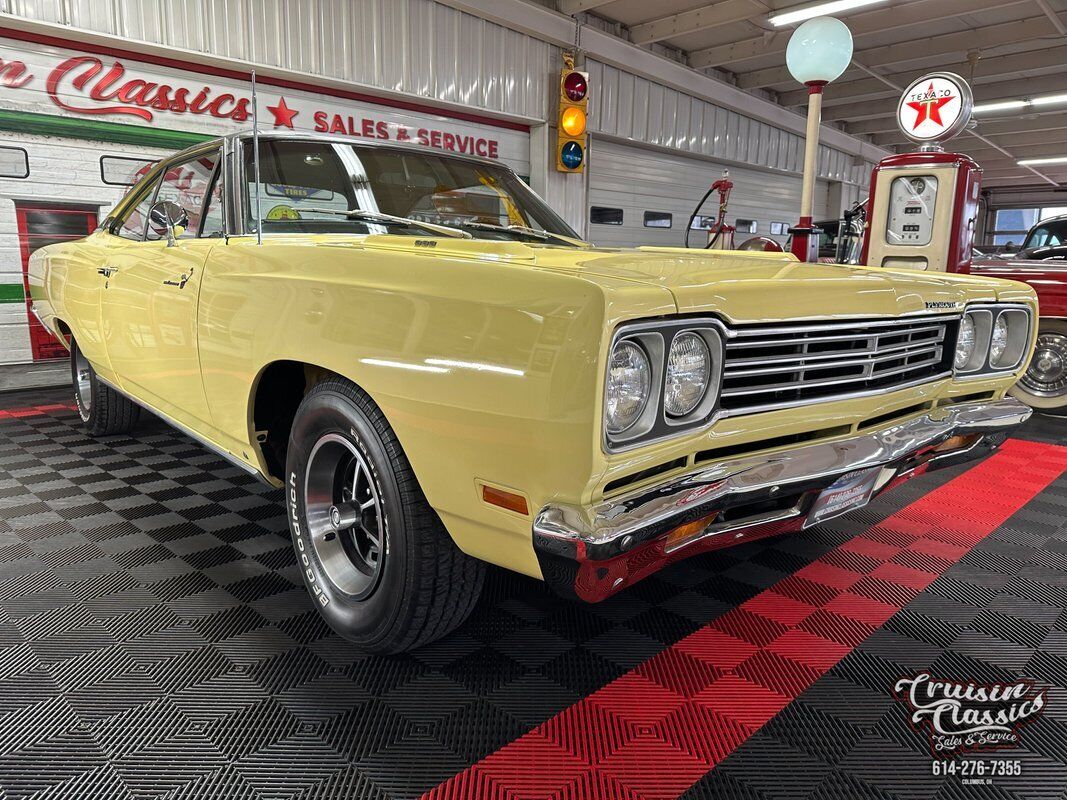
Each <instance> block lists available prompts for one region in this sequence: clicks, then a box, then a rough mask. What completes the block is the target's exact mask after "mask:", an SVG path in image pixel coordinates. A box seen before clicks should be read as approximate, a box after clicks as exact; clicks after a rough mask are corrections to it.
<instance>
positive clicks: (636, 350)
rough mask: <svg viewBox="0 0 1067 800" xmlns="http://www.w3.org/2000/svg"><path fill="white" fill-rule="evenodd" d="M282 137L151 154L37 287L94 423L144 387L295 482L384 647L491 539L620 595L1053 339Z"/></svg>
mask: <svg viewBox="0 0 1067 800" xmlns="http://www.w3.org/2000/svg"><path fill="white" fill-rule="evenodd" d="M255 149H256V148H255V147H254V146H253V140H252V138H251V137H249V136H248V135H237V136H232V137H227V138H224V139H220V140H215V141H211V142H209V143H206V144H203V145H199V146H196V147H194V148H190V149H188V150H186V151H184V152H182V153H179V154H177V155H175V156H173V157H172V158H169V159H167V160H165V161H164V162H162V163H161V164H159V165H157V166H156V167H155V169H153V170H152V171H151V172H150V173H148V174H147V175H146V176H145V177H144V179H143V180H142V181H141V182H140V183H139V184H138V185H137V186H136V187H134V189H132V190H131V191H130V193H129V195H128V196H127V197H126V198H125V199H124V200H123V201H122V202H121V203H119V204H118V206H117V207H116V208H115V210H114V212H113V213H112V214H111V215H110V216H109V217H108V218H107V219H106V220H105V221H104V222H103V224H102V225H101V226H100V229H99V230H98V231H97V232H96V233H94V234H92V235H91V236H89V237H87V238H85V239H83V240H80V241H77V242H72V243H65V244H59V245H53V246H50V247H46V248H43V249H42V250H39V251H38V252H37V253H36V254H35V255H34V257H33V259H32V261H31V264H30V286H31V292H32V298H33V307H34V309H35V311H36V313H37V314H38V316H39V317H40V319H41V320H42V322H43V323H44V324H45V325H46V326H47V327H48V328H49V329H50V330H51V331H53V332H54V333H55V334H56V335H57V336H58V337H59V338H61V339H62V340H63V341H64V342H65V343H66V344H67V345H68V347H69V349H70V354H71V369H72V375H73V380H74V387H75V398H76V401H77V406H78V409H79V411H80V414H81V417H82V419H83V420H84V421H85V424H86V426H87V427H88V429H89V431H90V432H91V433H93V434H96V435H106V434H113V433H119V432H126V431H129V430H130V428H131V427H132V426H133V425H134V423H135V422H136V420H137V416H138V413H139V409H140V408H146V409H149V410H150V411H152V412H153V413H154V414H157V415H158V416H160V417H162V418H163V419H165V420H167V421H169V422H170V423H172V424H173V425H175V426H176V427H178V428H179V429H181V430H182V431H185V432H186V433H188V434H189V435H190V436H192V437H194V438H196V439H197V440H199V441H200V442H202V443H203V444H204V445H205V446H207V447H209V448H211V449H212V450H214V451H216V452H217V453H219V454H221V455H223V456H225V457H226V458H228V459H230V460H231V461H233V462H234V463H235V464H237V465H239V466H240V467H242V468H244V469H246V470H248V471H249V472H251V473H254V474H255V475H257V476H260V477H262V478H263V479H264V480H266V481H268V482H270V483H271V484H273V485H274V486H277V487H283V488H284V493H285V499H286V503H287V514H288V519H289V524H290V527H291V529H292V538H293V543H294V547H295V549H296V553H297V557H298V559H299V562H300V565H301V567H302V569H303V574H304V580H305V581H306V583H307V587H308V590H309V591H310V593H311V595H312V597H313V599H314V603H315V605H316V607H317V608H318V609H319V611H320V612H321V613H322V615H323V617H324V618H325V619H326V620H327V621H328V622H329V624H330V625H331V626H332V627H333V628H334V629H336V630H337V631H338V632H339V633H341V634H342V635H344V636H346V637H348V638H349V639H351V640H352V641H354V642H356V643H358V644H359V645H360V646H361V647H363V648H365V649H366V650H368V651H376V652H395V651H399V650H405V649H409V648H412V647H415V646H418V645H420V644H423V643H425V642H427V641H430V640H432V639H434V638H436V637H439V636H441V635H443V634H444V633H446V632H447V631H449V630H451V629H453V628H455V627H456V626H457V625H459V624H460V623H461V622H462V621H463V620H464V618H465V617H466V616H467V614H468V613H469V612H470V610H471V608H472V606H473V604H474V603H475V601H476V600H477V597H478V594H479V591H480V589H481V586H482V580H483V573H484V562H490V563H493V564H497V565H500V566H503V567H506V568H508V569H512V570H516V571H518V572H521V573H524V574H526V575H531V576H534V577H536V578H540V579H543V580H545V581H547V582H549V583H550V584H551V585H552V586H553V587H555V588H557V589H559V590H560V591H562V592H565V593H567V594H569V595H571V596H577V597H579V598H582V599H584V600H590V601H595V600H599V599H602V598H604V597H607V596H609V595H611V594H613V593H614V592H617V591H619V590H621V589H623V588H625V587H627V586H629V585H631V584H633V583H634V582H635V581H637V580H639V579H641V578H642V577H644V576H646V575H648V574H650V573H652V572H654V571H655V570H657V569H660V568H661V567H663V566H664V565H665V564H667V563H669V562H671V561H674V560H676V559H679V558H684V557H687V556H689V555H692V554H694V553H699V552H704V551H707V550H709V549H712V548H716V547H721V546H723V545H728V544H732V543H735V542H738V541H746V540H749V539H752V538H756V537H761V536H767V535H771V534H780V533H783V532H788V531H795V530H799V529H800V528H802V527H804V526H807V525H811V524H816V523H819V522H822V521H824V520H826V519H830V518H831V517H833V516H835V515H837V514H840V513H844V512H845V511H848V510H850V509H854V508H857V507H859V506H862V505H863V504H865V503H866V502H867V501H868V500H869V499H870V498H871V497H872V496H873V495H875V494H877V493H879V492H881V491H883V490H884V489H886V488H888V487H891V486H894V485H895V484H897V483H899V482H901V481H903V480H906V479H907V478H909V477H911V476H914V475H917V474H920V473H922V472H925V471H927V470H931V469H934V468H938V467H942V466H945V465H949V464H955V463H958V462H960V461H963V460H967V459H972V458H976V457H978V456H980V455H982V454H984V453H986V452H988V451H989V450H991V449H992V448H995V447H997V446H998V444H999V443H1000V442H1001V441H1003V439H1004V438H1005V436H1006V435H1007V433H1008V432H1009V431H1010V430H1011V429H1012V428H1013V427H1014V426H1016V425H1018V424H1020V423H1021V422H1023V421H1024V420H1025V419H1026V417H1027V416H1028V415H1029V413H1030V412H1029V410H1028V409H1027V408H1026V406H1024V405H1022V404H1021V403H1019V402H1017V401H1016V400H1013V399H1011V398H1008V397H1005V393H1006V391H1007V390H1008V388H1009V387H1010V386H1011V385H1012V384H1013V383H1014V382H1015V380H1016V378H1017V377H1018V376H1019V374H1020V373H1021V371H1022V370H1023V369H1024V367H1025V365H1026V363H1027V362H1028V360H1029V357H1030V354H1031V351H1032V349H1033V344H1034V337H1035V330H1034V329H1035V326H1034V318H1035V311H1036V302H1035V298H1034V292H1033V290H1031V289H1030V288H1029V287H1027V286H1024V285H1022V284H1018V283H1012V282H1008V281H1001V280H994V279H987V278H979V277H971V276H948V275H934V274H926V273H918V272H906V271H892V270H886V269H867V268H864V267H848V266H836V265H822V264H804V263H799V262H797V261H796V260H795V259H794V258H793V257H792V256H790V255H788V254H782V253H728V252H705V251H689V250H684V249H680V248H662V247H642V248H637V249H602V248H595V247H591V246H589V245H588V244H586V243H584V242H582V241H580V240H579V239H578V237H577V236H576V235H575V233H574V231H573V230H571V229H570V228H569V227H568V226H567V225H566V224H565V223H564V222H563V221H562V220H561V219H560V218H559V217H558V216H557V215H556V214H555V213H553V211H552V210H551V209H550V208H549V207H548V206H547V205H546V204H545V203H544V202H543V201H541V200H540V199H539V198H538V197H537V196H535V195H534V194H533V193H532V192H531V191H530V190H529V189H528V188H527V187H526V186H525V185H524V184H523V183H522V182H521V181H520V180H519V179H518V178H517V177H516V176H515V175H514V174H513V173H512V172H511V171H510V170H508V169H506V168H505V167H503V166H502V165H500V164H499V163H498V162H493V161H489V160H485V159H478V158H472V157H465V156H459V155H455V154H450V153H445V152H440V151H434V150H429V149H425V148H418V147H416V146H405V145H398V144H391V143H387V144H374V143H371V142H368V141H364V140H362V139H358V138H357V139H342V138H322V137H315V136H301V135H293V134H284V135H263V136H261V137H260V141H259V146H258V152H259V158H258V159H257V158H255V155H254V153H255ZM257 162H258V163H257ZM257 229H258V230H257Z"/></svg>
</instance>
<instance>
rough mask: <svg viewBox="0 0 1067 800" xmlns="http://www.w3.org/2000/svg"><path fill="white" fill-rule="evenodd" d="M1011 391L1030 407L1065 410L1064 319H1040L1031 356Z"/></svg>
mask: <svg viewBox="0 0 1067 800" xmlns="http://www.w3.org/2000/svg"><path fill="white" fill-rule="evenodd" d="M1011 393H1012V394H1013V395H1015V397H1017V398H1019V399H1020V400H1022V401H1023V402H1024V403H1026V404H1027V405H1029V406H1031V407H1032V408H1036V409H1039V410H1042V411H1051V412H1053V413H1065V412H1067V320H1060V319H1042V320H1040V321H1039V327H1038V332H1037V346H1036V347H1035V348H1034V355H1033V358H1031V359H1030V364H1029V366H1027V368H1026V372H1024V373H1023V375H1022V377H1021V378H1019V382H1018V383H1016V384H1015V386H1014V387H1012V390H1011Z"/></svg>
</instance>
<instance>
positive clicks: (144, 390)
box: [101, 145, 222, 435]
mask: <svg viewBox="0 0 1067 800" xmlns="http://www.w3.org/2000/svg"><path fill="white" fill-rule="evenodd" d="M219 163H220V157H219V150H218V146H217V145H215V146H214V147H212V148H210V149H206V150H204V151H201V152H198V153H196V154H194V155H192V156H189V157H186V158H183V159H182V160H181V161H178V162H173V163H171V164H168V165H166V168H165V170H164V171H163V174H162V178H161V180H160V182H159V185H158V188H157V190H156V192H155V196H154V197H153V199H152V202H151V204H150V205H149V207H148V213H147V217H148V219H147V220H146V223H145V226H144V233H143V234H142V235H141V237H140V238H122V237H120V236H114V237H112V240H111V241H110V242H109V248H108V253H107V270H108V272H109V274H108V276H107V287H106V289H105V290H104V291H103V292H102V302H101V328H102V330H103V334H104V341H105V346H106V350H107V357H108V360H109V362H110V364H111V368H112V370H113V371H114V374H115V376H116V378H117V381H118V383H119V388H120V389H122V391H124V392H125V393H126V394H128V395H130V396H132V397H133V398H134V399H137V400H141V401H143V402H144V403H146V404H148V405H149V406H151V407H152V408H154V409H156V410H157V411H160V412H162V413H163V414H165V415H167V416H169V417H171V418H172V419H173V420H174V421H176V422H179V423H181V424H183V425H185V426H187V427H190V428H192V429H193V430H194V431H196V432H198V433H201V434H202V435H207V432H208V430H209V429H210V428H211V422H210V420H211V416H210V414H209V412H208V406H207V400H206V398H205V396H204V385H203V380H202V378H201V374H200V359H199V355H198V352H197V337H196V330H197V314H198V295H199V291H200V286H201V281H202V280H203V274H204V264H205V262H206V260H207V255H208V253H209V251H210V250H211V248H213V247H215V246H216V245H217V244H218V243H219V241H220V238H219V237H220V236H221V234H222V230H221V220H222V216H221V209H220V206H219V198H220V197H221V179H219V178H218V177H217V172H218V166H219ZM139 208H140V206H139ZM166 208H169V209H171V219H172V220H176V219H178V217H179V216H180V217H181V218H182V219H180V220H179V221H182V222H185V225H184V230H181V229H178V230H177V231H175V233H176V234H177V235H175V236H169V235H168V232H167V230H166V227H165V225H161V218H160V210H161V209H166Z"/></svg>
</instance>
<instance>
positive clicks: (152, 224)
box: [148, 200, 189, 247]
mask: <svg viewBox="0 0 1067 800" xmlns="http://www.w3.org/2000/svg"><path fill="white" fill-rule="evenodd" d="M148 227H149V228H150V229H151V230H152V232H153V233H155V234H156V236H166V237H167V247H173V246H174V240H175V239H177V238H178V237H179V236H181V235H182V234H183V233H185V231H186V229H187V228H188V227H189V214H188V212H187V211H186V210H185V209H184V208H182V207H181V206H180V205H178V204H177V203H175V202H173V201H171V200H160V201H159V202H158V203H156V204H155V205H153V206H152V208H151V209H150V210H149V212H148Z"/></svg>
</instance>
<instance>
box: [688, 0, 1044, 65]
mask: <svg viewBox="0 0 1067 800" xmlns="http://www.w3.org/2000/svg"><path fill="white" fill-rule="evenodd" d="M1023 2H1026V3H1029V2H1030V0H939V2H937V3H930V2H911V3H907V4H903V5H894V6H893V7H892V8H882V9H877V10H873V11H866V12H859V13H856V14H853V15H851V16H849V17H848V27H849V30H851V31H852V36H853V38H858V37H860V36H865V35H867V34H871V33H883V32H885V31H887V30H889V29H891V28H892V29H895V28H903V27H907V26H908V25H919V24H923V23H928V22H936V21H937V20H941V19H950V18H952V17H958V16H959V15H961V14H973V13H975V12H978V11H989V10H991V9H995V8H1003V7H1005V6H1010V5H1019V4H1021V3H1023ZM792 33H793V31H792V30H791V29H785V30H778V31H774V32H773V33H768V34H764V35H763V36H756V37H753V38H751V39H744V40H742V41H740V42H733V43H731V44H724V45H719V46H717V47H707V48H704V49H702V50H693V51H692V52H690V53H689V66H691V67H695V68H696V69H703V68H705V67H724V68H726V69H732V67H731V66H730V65H732V64H733V63H734V62H736V61H744V60H745V59H750V58H759V57H761V56H769V55H774V54H775V53H784V52H785V48H786V45H787V44H788V43H789V37H790V36H791V35H792ZM734 71H736V70H734Z"/></svg>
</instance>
